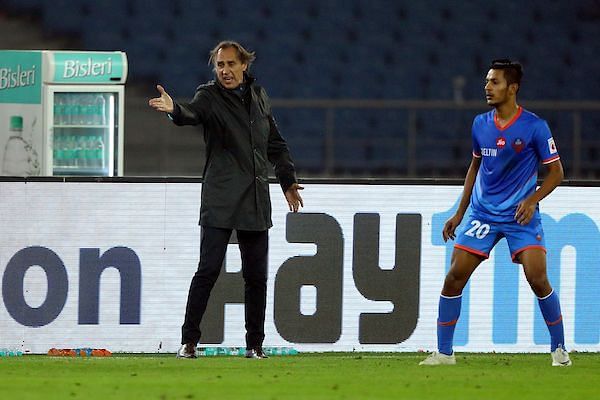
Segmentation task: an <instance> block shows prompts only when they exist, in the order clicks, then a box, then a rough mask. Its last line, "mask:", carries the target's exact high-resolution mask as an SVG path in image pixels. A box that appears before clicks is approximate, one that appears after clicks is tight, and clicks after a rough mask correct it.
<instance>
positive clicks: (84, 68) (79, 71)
mask: <svg viewBox="0 0 600 400" xmlns="http://www.w3.org/2000/svg"><path fill="white" fill-rule="evenodd" d="M111 73H112V59H111V58H110V57H109V58H108V59H106V61H101V62H94V60H92V58H91V57H88V58H87V60H85V61H84V62H81V61H79V60H67V61H65V68H64V71H63V78H65V79H70V78H84V77H87V76H101V75H110V74H111Z"/></svg>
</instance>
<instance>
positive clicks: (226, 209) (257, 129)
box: [149, 41, 304, 358]
mask: <svg viewBox="0 0 600 400" xmlns="http://www.w3.org/2000/svg"><path fill="white" fill-rule="evenodd" d="M254 58H255V56H254V52H249V51H247V50H246V49H244V48H243V47H242V46H241V45H240V44H239V43H236V42H233V41H224V42H221V43H219V44H218V45H217V46H216V47H215V48H214V49H213V50H212V51H211V52H210V62H211V64H212V65H213V66H214V72H215V75H216V77H217V79H216V80H215V81H210V82H208V83H206V84H204V85H201V86H199V87H198V89H197V90H196V94H195V96H194V98H193V99H192V101H191V102H189V103H183V102H174V101H173V99H172V98H171V96H169V94H168V93H167V92H166V91H165V90H164V88H163V87H162V86H160V85H157V89H158V91H159V93H160V97H157V98H154V99H151V100H150V101H149V105H150V106H151V107H152V108H154V109H155V110H157V111H161V112H166V113H167V114H168V116H169V118H171V119H172V120H173V122H174V123H175V124H176V125H198V124H201V125H202V126H203V127H204V139H205V142H206V164H205V166H204V173H203V183H202V199H201V207H200V225H201V227H202V228H201V229H202V232H201V243H200V262H199V263H198V270H197V271H196V273H195V275H194V277H193V279H192V283H191V285H190V290H189V294H188V301H187V307H186V313H185V321H184V323H183V326H182V339H181V344H182V346H181V348H180V349H179V351H178V352H177V357H181V358H195V357H196V345H197V343H198V341H199V340H200V321H201V320H202V316H203V315H204V311H205V310H206V305H207V303H208V298H209V296H210V291H211V290H212V288H213V286H214V284H215V281H216V280H217V278H218V276H219V272H220V270H221V265H222V263H223V259H224V257H225V253H226V250H227V244H228V243H229V238H230V236H231V232H232V230H234V229H235V230H236V233H237V238H238V242H239V247H240V254H241V258H242V271H243V276H244V281H245V317H246V357H248V358H266V355H265V354H264V352H263V349H262V343H263V340H264V336H265V335H264V322H265V307H266V296H267V253H268V241H269V239H268V229H269V228H270V227H271V226H272V225H273V224H272V222H271V202H270V197H269V181H268V162H270V163H271V164H272V165H273V167H274V170H275V174H276V175H277V179H278V180H279V183H280V185H281V188H282V189H283V192H284V194H285V198H286V200H287V202H288V205H289V209H290V211H293V212H297V211H298V209H299V208H300V207H302V206H303V205H304V204H303V202H302V197H301V196H300V193H299V190H301V189H302V187H301V186H300V185H298V183H297V180H296V173H295V170H294V164H293V162H292V159H291V157H290V153H289V150H288V147H287V144H286V142H285V140H284V139H283V138H282V137H281V134H280V133H279V130H278V129H277V125H276V124H275V120H274V119H273V115H272V113H271V106H270V103H269V98H268V97H267V94H266V92H265V90H264V89H263V88H262V87H260V86H259V85H257V84H256V82H255V80H254V78H252V77H251V76H250V75H249V74H248V68H249V67H250V65H251V64H252V61H254Z"/></svg>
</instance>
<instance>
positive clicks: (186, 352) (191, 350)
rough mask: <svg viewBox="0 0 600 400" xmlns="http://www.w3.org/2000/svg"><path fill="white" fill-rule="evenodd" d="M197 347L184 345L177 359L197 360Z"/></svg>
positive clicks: (189, 344) (188, 344) (190, 344)
mask: <svg viewBox="0 0 600 400" xmlns="http://www.w3.org/2000/svg"><path fill="white" fill-rule="evenodd" d="M197 357H198V356H197V355H196V345H195V344H194V343H186V344H182V345H181V347H180V348H179V351H178V352H177V358H197Z"/></svg>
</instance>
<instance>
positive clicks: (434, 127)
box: [6, 0, 600, 174]
mask: <svg viewBox="0 0 600 400" xmlns="http://www.w3.org/2000/svg"><path fill="white" fill-rule="evenodd" d="M6 4H7V5H6V7H9V8H10V9H12V10H23V11H25V12H29V11H32V10H33V11H36V12H39V13H40V14H41V16H42V21H43V24H44V28H45V29H46V30H48V31H50V32H56V33H77V34H80V35H81V37H82V39H83V45H84V47H85V48H87V49H90V50H108V49H122V50H125V51H127V53H128V57H129V65H130V74H129V81H130V82H140V81H144V80H148V81H152V82H154V81H157V80H158V81H159V82H161V83H162V84H163V85H164V86H165V87H167V88H169V89H170V91H171V92H172V93H173V94H174V95H175V96H177V97H191V96H192V95H193V90H194V88H195V87H196V85H197V84H198V83H201V82H203V81H206V80H208V79H210V78H211V76H212V74H211V71H210V67H209V66H207V65H206V62H207V58H208V52H209V50H210V49H211V48H212V47H213V46H214V44H215V43H216V42H217V41H218V40H221V39H225V38H231V39H235V40H238V41H240V42H242V43H243V44H245V45H246V46H247V47H248V48H250V49H253V50H256V51H257V60H256V63H255V65H254V66H253V71H254V72H255V74H256V75H257V77H258V80H259V82H261V83H262V84H264V85H265V86H266V87H267V88H268V89H269V94H270V96H271V97H272V98H304V99H320V98H321V99H322V98H326V99H365V98H366V99H426V100H455V101H462V100H482V102H483V78H484V74H485V72H486V69H487V65H488V63H489V61H490V60H491V59H493V58H499V57H511V58H516V59H519V60H520V61H522V62H523V63H524V65H525V80H524V82H523V85H522V89H521V92H520V99H523V100H538V99H543V100H559V99H560V100H595V99H597V98H598V94H597V90H590V88H593V87H599V86H600V74H598V73H597V72H598V71H599V70H600V42H599V41H598V40H597V38H598V37H600V23H599V21H598V18H599V16H598V15H600V12H598V10H597V9H596V8H594V4H595V3H594V2H586V1H574V2H562V1H558V0H550V1H548V0H546V1H542V0H533V1H528V2H518V1H500V0H491V1H486V2H480V1H476V0H464V1H461V2H450V1H412V2H409V1H403V0H402V1H398V0H379V1H373V2H366V1H360V0H348V1H345V2H336V1H317V0H309V1H303V2H297V1H292V0H279V1H274V0H263V1H260V2H248V1H244V0H231V1H228V2H227V3H223V2H220V1H217V0H204V1H192V0H174V1H171V2H164V1H160V0H132V1H129V2H123V1H121V0H104V1H101V2H98V1H92V0H78V1H65V0H55V1H52V2H45V1H41V0H19V1H15V0H7V1H6ZM596 7H597V5H596ZM73 10H75V12H74V11H73ZM280 111H281V114H282V115H281V117H280V118H279V119H280V124H281V125H282V127H284V128H285V129H284V130H285V131H286V133H287V136H288V138H289V140H290V141H291V142H294V147H296V148H297V151H296V153H298V155H297V157H298V159H299V160H300V161H299V165H300V166H301V167H302V168H306V171H313V172H318V171H319V170H321V171H323V168H325V164H324V158H325V153H326V148H325V144H324V137H325V129H326V128H325V123H324V120H325V117H324V115H323V114H324V113H325V110H322V109H315V110H298V111H293V112H292V110H290V109H285V110H280ZM390 113H391V114H393V113H394V112H390V110H379V111H371V110H366V111H365V110H362V111H359V110H353V109H348V110H336V111H335V123H334V125H333V127H334V132H333V133H332V134H333V137H334V140H333V143H334V145H335V149H334V151H333V154H334V163H333V165H334V168H335V169H336V170H339V171H350V172H357V173H369V171H370V172H373V173H375V172H378V173H379V172H381V173H389V174H394V173H396V174H404V173H405V172H406V171H407V169H406V168H407V164H406V163H407V159H406V151H403V150H402V149H404V150H406V148H405V145H406V142H405V141H406V138H407V132H408V131H407V128H406V127H407V126H408V116H407V111H406V110H403V111H397V110H396V111H395V113H397V114H398V115H397V116H396V117H394V118H390V117H389V114H390ZM294 114H297V115H294ZM309 114H310V115H309ZM421 114H422V113H421ZM474 114H475V112H474V111H473V110H466V111H456V110H440V111H439V112H437V111H436V112H433V113H430V114H428V115H419V116H418V118H417V121H418V122H419V123H420V125H418V128H419V131H418V132H417V133H418V137H419V143H417V146H416V152H417V153H416V154H417V162H418V164H419V166H418V170H419V171H422V172H423V173H428V172H429V173H434V172H435V173H438V172H437V171H439V173H440V174H444V173H445V172H444V171H446V172H447V171H448V170H447V168H449V166H450V165H452V163H455V162H457V161H458V160H456V155H457V154H460V157H459V158H460V159H462V157H463V156H464V154H463V153H464V151H463V150H465V149H466V151H467V153H468V151H469V140H468V133H469V131H470V123H471V120H472V118H473V116H474ZM316 115H318V117H312V116H316ZM544 117H545V118H547V119H548V121H549V124H550V127H551V128H552V129H553V130H554V131H555V132H556V135H557V136H558V137H560V143H561V147H562V148H563V149H565V150H566V151H567V152H568V153H569V152H570V153H572V151H573V147H572V142H571V141H569V140H563V137H562V136H563V135H569V134H570V133H568V132H567V131H569V130H572V129H573V123H572V118H570V117H569V115H568V114H567V115H561V116H555V115H544ZM373 121H375V123H373ZM599 128H600V127H599V126H598V121H597V118H595V117H593V116H592V117H589V118H584V119H583V127H582V133H581V134H582V138H584V139H589V140H595V137H596V136H595V135H597V133H598V131H599ZM374 133H376V135H377V138H376V139H375V138H374V136H373V135H374ZM296 135H299V136H298V137H296ZM307 137H310V138H311V140H310V144H307V143H305V142H304V138H307ZM465 138H466V139H465ZM313 139H314V140H313ZM317 142H318V144H316V143H317ZM438 147H439V151H435V153H434V154H430V153H429V152H430V151H431V149H435V148H438ZM456 147H461V148H462V150H461V151H460V152H459V151H458V150H456V152H454V150H453V151H444V149H449V148H450V149H455V148H456ZM597 152H598V147H597V146H596V147H594V146H591V147H589V149H587V150H585V151H584V153H585V154H583V155H582V157H583V158H582V160H584V163H585V160H593V159H594V158H595V157H597V156H598V154H597ZM568 159H569V160H570V158H568ZM590 162H591V161H590ZM329 166H330V167H331V165H329Z"/></svg>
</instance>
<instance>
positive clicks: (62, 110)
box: [54, 94, 67, 125]
mask: <svg viewBox="0 0 600 400" xmlns="http://www.w3.org/2000/svg"><path fill="white" fill-rule="evenodd" d="M65 117H66V104H65V98H64V97H63V96H62V95H60V94H56V95H55V96H54V125H67V122H65V119H66V118H65Z"/></svg>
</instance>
